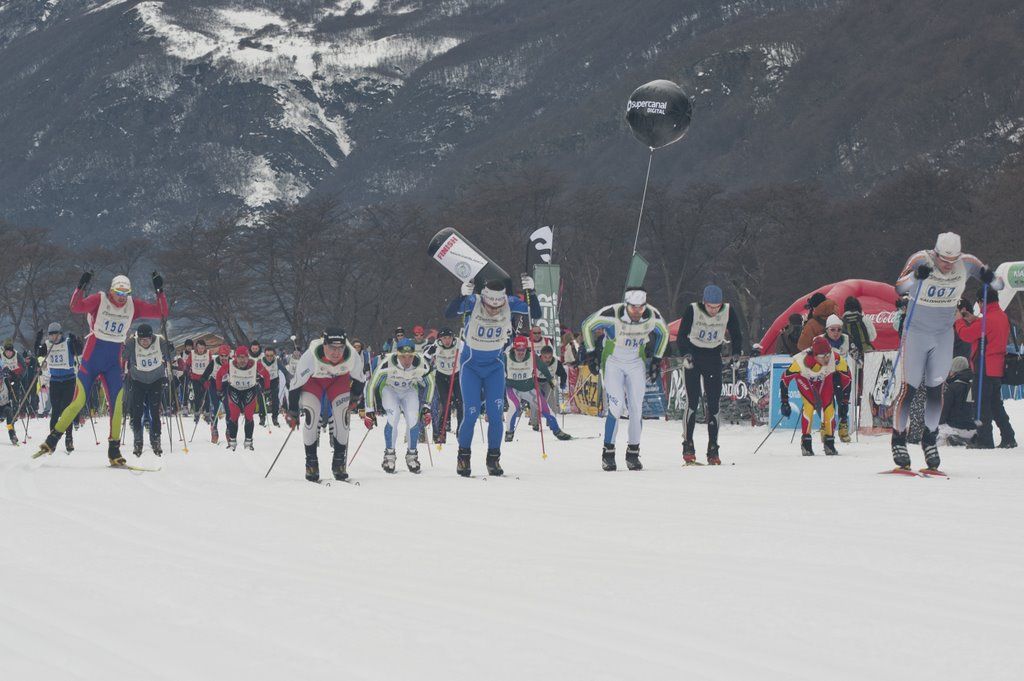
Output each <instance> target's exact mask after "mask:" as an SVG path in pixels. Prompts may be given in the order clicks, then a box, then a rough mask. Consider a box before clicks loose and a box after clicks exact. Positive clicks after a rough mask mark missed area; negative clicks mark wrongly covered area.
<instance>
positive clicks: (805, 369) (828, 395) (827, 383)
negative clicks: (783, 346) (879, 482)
mask: <svg viewBox="0 0 1024 681" xmlns="http://www.w3.org/2000/svg"><path fill="white" fill-rule="evenodd" d="M837 374H838V376H839V385H840V386H841V387H842V388H844V389H845V388H848V387H849V385H850V381H851V378H850V370H849V368H847V366H846V360H845V359H843V358H842V356H841V355H840V354H839V353H838V352H836V351H835V350H833V349H832V346H831V345H829V342H828V339H826V338H825V337H824V336H817V337H815V338H814V339H812V340H811V347H809V348H807V349H806V350H804V351H802V352H799V353H797V354H796V355H794V356H793V362H792V363H791V364H790V365H789V368H788V369H786V372H785V373H784V374H783V375H782V380H780V381H779V391H780V392H779V399H780V400H781V402H780V407H781V410H782V415H783V416H785V417H786V418H789V417H790V415H792V413H793V408H792V407H791V406H790V404H789V384H790V383H791V382H793V381H796V385H797V388H798V389H799V390H800V397H802V398H803V409H802V411H801V414H800V426H801V433H802V435H801V436H800V453H801V454H803V455H804V456H814V448H813V447H812V445H811V426H812V424H813V423H814V414H815V413H816V412H817V413H819V414H820V417H821V433H822V439H823V441H824V448H825V454H827V455H829V456H833V455H835V454H838V453H839V452H837V451H836V439H835V435H834V433H835V415H836V407H835V390H836V387H837V382H836V375H837Z"/></svg>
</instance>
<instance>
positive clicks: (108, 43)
mask: <svg viewBox="0 0 1024 681" xmlns="http://www.w3.org/2000/svg"><path fill="white" fill-rule="evenodd" d="M1022 29H1024V17H1022V10H1021V8H1020V6H1019V5H1018V3H1015V2H1010V1H1004V0H988V1H986V2H980V3H961V2H953V1H947V2H941V1H940V2H935V1H934V0H931V1H926V0H903V1H902V2H895V1H893V2H890V1H886V0H882V1H880V2H871V3H863V2H854V1H853V0H737V1H735V2H727V1H723V0H718V1H717V2H713V1H710V0H647V1H643V2H621V0H617V1H612V0H588V1H586V2H583V1H574V0H560V1H558V2H554V1H550V0H515V1H512V0H506V1H504V2H503V1H502V0H429V1H428V0H361V1H360V0H335V1H334V2H326V1H323V0H289V1H284V0H257V1H254V2H245V3H241V2H231V1H229V0H210V1H207V2H184V1H181V0H143V1H139V0H107V1H104V0H7V1H6V2H4V3H3V4H0V149H2V155H0V217H4V218H6V219H8V220H10V221H12V222H16V223H18V224H36V225H44V226H52V227H55V228H56V229H58V230H61V231H64V232H67V233H68V234H69V236H71V237H72V238H73V239H77V238H81V237H82V236H83V235H85V234H89V233H92V232H95V231H97V230H99V231H101V232H105V233H121V232H136V233H138V232H141V233H145V232H147V231H148V230H150V229H152V228H154V227H157V226H160V225H162V224H169V223H175V222H180V221H185V220H190V219H192V218H194V217H196V216H204V215H215V214H218V213H221V212H224V211H229V210H250V211H260V210H268V209H271V208H273V207H274V206H276V205H280V204H281V203H283V202H293V201H298V200H301V199H303V198H304V197H308V196H322V195H330V196H334V197H338V198H340V199H341V200H342V201H343V202H345V203H348V204H352V205H358V204H361V203H365V202H371V201H388V200H392V199H394V198H396V197H402V196H407V195H416V196H421V197H422V196H433V195H438V194H443V193H444V192H445V191H447V190H449V189H451V188H452V187H455V186H457V185H459V184H460V183H461V182H463V181H465V180H466V179H467V178H470V177H472V176H474V175H476V174H479V173H485V172H487V171H488V170H489V169H504V168H514V167H527V168H529V167H533V166H544V167H551V168H555V169H558V170H560V171H563V172H565V173H568V174H569V175H570V176H572V177H573V178H575V179H576V180H578V181H579V182H582V183H586V182H597V181H599V182H602V183H613V184H615V183H621V184H624V185H631V184H639V183H640V182H641V181H642V175H641V174H642V171H643V169H644V165H645V163H646V160H647V153H646V150H645V149H643V148H642V147H640V145H639V144H638V143H636V142H635V141H634V140H633V139H632V138H631V136H630V135H629V133H628V131H627V130H626V127H625V123H624V120H623V108H624V102H625V100H626V98H627V97H628V95H629V93H630V92H631V91H632V90H633V89H634V88H635V87H636V86H638V85H639V84H641V83H643V82H646V81H648V80H652V79H654V78H668V79H670V80H674V81H676V82H679V83H680V84H682V85H683V87H684V89H686V90H687V91H688V92H689V93H691V94H692V96H693V98H694V104H695V113H694V122H693V124H692V126H691V129H690V133H689V135H688V137H687V138H685V139H684V140H683V141H681V142H679V143H677V144H676V145H673V146H671V147H669V148H667V149H665V150H663V151H660V152H658V154H657V156H656V160H655V173H656V174H655V177H656V178H659V179H660V180H662V181H671V182H673V183H677V184H679V185H682V184H686V183H691V182H716V183H720V184H723V185H725V186H727V187H739V186H748V185H751V184H763V183H771V182H788V181H813V182H817V183H820V184H823V185H824V186H826V187H828V188H830V189H832V190H834V191H836V192H846V193H862V192H864V191H867V190H869V189H870V188H871V187H872V186H873V185H874V184H876V183H877V182H879V181H881V180H883V179H884V178H886V177H887V176H888V175H890V174H891V173H893V172H894V171H898V170H899V169H900V168H902V167H904V166H906V165H908V164H911V163H921V162H924V163H927V164H931V165H937V166H943V165H960V166H969V167H988V166H993V165H995V164H998V163H999V162H1000V161H1001V160H1002V159H1004V158H1006V156H1007V155H1010V154H1015V153H1017V151H1018V150H1019V148H1020V145H1021V144H1022V143H1024V112H1022V107H1021V104H1022V102H1021V93H1022V92H1024V89H1022V88H1021V78H1022V76H1021V74H1022V73H1024V71H1022V70H1021V69H1020V64H1021V61H1022V60H1024V43H1021V41H1020V40H1019V39H1018V37H1019V35H1021V31H1022Z"/></svg>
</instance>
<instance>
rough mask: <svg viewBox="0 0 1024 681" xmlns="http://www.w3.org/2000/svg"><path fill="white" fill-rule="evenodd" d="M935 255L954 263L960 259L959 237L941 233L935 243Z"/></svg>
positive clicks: (950, 233)
mask: <svg viewBox="0 0 1024 681" xmlns="http://www.w3.org/2000/svg"><path fill="white" fill-rule="evenodd" d="M935 254H936V255H938V256H939V257H940V258H942V259H943V260H946V261H949V262H954V261H956V260H958V259H959V258H960V235H959V234H957V233H956V232H943V233H942V234H940V235H939V238H938V239H936V241H935Z"/></svg>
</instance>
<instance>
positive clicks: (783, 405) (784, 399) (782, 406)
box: [779, 391, 793, 419]
mask: <svg viewBox="0 0 1024 681" xmlns="http://www.w3.org/2000/svg"><path fill="white" fill-rule="evenodd" d="M779 398H780V400H781V402H780V403H779V411H781V412H782V416H783V417H784V418H787V419H788V418H789V417H790V416H792V415H793V407H791V406H789V392H788V391H787V392H785V393H783V394H782V395H780V396H779Z"/></svg>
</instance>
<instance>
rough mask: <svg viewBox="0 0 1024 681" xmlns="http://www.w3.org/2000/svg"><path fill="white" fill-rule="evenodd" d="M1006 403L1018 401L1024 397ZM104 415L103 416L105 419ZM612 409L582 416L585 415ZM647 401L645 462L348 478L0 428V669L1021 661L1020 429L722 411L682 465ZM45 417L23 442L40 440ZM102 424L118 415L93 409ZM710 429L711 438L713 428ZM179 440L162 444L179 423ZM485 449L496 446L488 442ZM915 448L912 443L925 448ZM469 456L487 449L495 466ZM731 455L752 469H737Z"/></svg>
mask: <svg viewBox="0 0 1024 681" xmlns="http://www.w3.org/2000/svg"><path fill="white" fill-rule="evenodd" d="M1021 406H1022V405H1020V404H1017V403H1012V404H1010V405H1009V408H1010V409H1011V417H1012V418H1014V419H1015V420H1016V421H1017V422H1020V420H1021V419H1022V418H1024V409H1022V408H1021ZM99 427H100V428H101V430H102V429H105V425H103V424H99ZM599 428H600V423H599V422H598V421H597V419H592V418H589V417H569V418H568V419H567V422H566V430H568V431H569V432H573V433H575V434H577V435H581V436H582V435H592V434H595V433H596V432H597V431H598V430H599ZM679 428H680V425H679V423H665V422H652V421H648V422H645V424H644V439H643V450H642V451H643V460H644V462H645V465H646V469H645V470H644V471H643V472H640V473H632V472H628V471H624V470H623V471H618V472H616V473H605V472H602V471H600V470H599V455H598V450H599V446H600V445H599V444H598V443H599V440H581V441H576V442H567V443H562V442H550V441H549V442H548V451H549V453H550V456H549V458H548V459H547V460H542V459H541V458H540V442H539V440H538V438H537V435H536V434H535V433H533V432H529V431H523V432H521V433H520V435H519V436H518V440H517V441H516V442H515V443H513V444H512V445H506V446H505V455H504V457H503V460H504V463H505V467H506V469H507V470H508V471H509V472H510V473H511V474H514V475H517V476H518V478H519V479H517V480H516V479H509V480H493V479H492V480H463V479H460V478H458V477H457V476H456V475H455V473H454V450H453V449H452V447H451V446H450V445H449V446H448V447H447V448H446V449H445V451H444V452H442V453H437V452H436V451H435V452H434V463H435V467H433V468H430V466H429V463H428V462H427V457H426V455H425V454H426V453H425V452H422V455H423V461H424V468H425V471H424V473H423V474H422V475H421V476H419V477H414V476H412V475H410V474H408V473H404V472H403V473H399V474H398V475H395V476H386V475H385V474H384V473H383V472H382V471H381V470H380V467H379V460H380V455H381V451H382V448H383V440H382V435H381V432H380V430H376V431H374V432H372V433H371V434H370V435H369V438H368V439H367V442H366V445H365V446H364V448H363V451H362V452H360V454H359V455H358V458H357V459H356V460H355V462H354V463H353V466H352V473H353V475H354V477H355V478H357V479H359V480H360V482H361V483H362V484H361V485H360V486H359V487H354V486H350V485H342V484H335V485H333V486H332V487H330V488H326V487H319V486H313V485H311V484H309V483H306V482H305V481H303V480H302V455H301V446H300V444H299V443H298V442H297V441H296V440H295V439H294V438H293V439H292V441H291V442H290V443H289V445H288V448H287V450H286V451H285V453H284V454H283V455H282V457H281V460H280V461H279V462H278V464H277V467H276V468H275V470H274V472H273V474H272V475H271V477H270V479H269V480H264V479H263V475H264V473H265V471H266V468H267V466H268V465H269V464H270V461H271V460H272V459H273V456H274V454H275V452H276V451H277V449H278V447H279V446H280V444H281V443H282V441H283V439H284V431H283V430H276V431H274V432H273V433H272V434H268V433H267V432H266V431H265V430H261V429H259V428H257V432H256V447H257V451H256V452H254V453H242V452H237V453H229V452H227V451H225V449H224V447H223V445H221V446H220V447H217V446H214V445H211V444H209V443H208V442H201V440H204V438H203V435H202V433H200V434H199V435H197V436H196V440H195V441H194V442H193V445H192V449H191V453H190V454H188V455H184V454H183V453H182V452H181V451H180V443H176V445H175V451H174V452H173V453H169V454H167V455H165V457H164V458H163V459H162V460H157V459H155V458H153V457H152V455H151V454H148V453H147V454H145V455H144V457H143V459H142V463H144V464H146V465H160V466H163V470H162V471H160V472H159V473H148V474H133V473H131V472H127V471H112V470H105V469H104V466H105V462H104V459H105V457H104V451H103V450H104V449H105V443H104V446H103V447H102V448H101V447H98V446H95V445H93V444H92V442H91V441H90V440H89V436H90V435H91V433H90V432H89V431H88V426H87V427H86V430H80V431H79V432H78V437H77V440H78V446H79V449H78V451H76V452H75V453H74V454H73V455H71V456H67V455H65V454H63V453H57V454H55V455H53V456H51V457H49V458H47V459H45V460H43V461H42V462H41V466H39V467H33V465H32V464H31V463H30V462H29V459H28V453H29V447H20V448H17V449H15V448H12V447H10V446H7V445H0V505H2V507H3V518H4V526H3V531H2V532H0V548H2V554H0V555H2V556H3V558H2V559H0V589H2V593H3V602H4V608H3V609H2V610H0V667H2V668H3V669H5V671H7V673H8V675H11V676H12V677H16V678H24V679H42V678H45V679H72V678H83V679H84V678H101V677H107V678H151V679H182V678H188V679H197V680H198V679H223V678H247V679H254V680H255V679H280V678H284V677H293V676H295V675H296V674H299V675H300V676H302V678H305V679H327V678H331V679H336V678H339V677H344V678H367V679H379V678H389V679H409V678H417V679H442V678H443V679H480V678H487V679H517V680H518V679H523V678H531V679H583V678H586V679H621V678H650V679H668V678H681V677H685V678H698V679H752V678H757V679H764V680H776V679H778V680H785V681H794V680H804V679H807V680H810V679H830V681H845V680H850V681H863V679H876V680H880V681H883V680H890V679H892V680H896V679H903V680H906V679H915V680H916V679H922V680H924V679H929V680H934V679H943V680H945V679H956V680H958V681H975V680H978V681H981V680H985V681H1001V680H1009V679H1016V678H1017V676H1019V673H1018V671H1017V670H1019V669H1020V668H1021V663H1022V662H1024V659H1022V653H1021V650H1020V646H1019V644H1018V643H1019V641H1018V639H1019V612H1020V609H1021V608H1022V607H1024V587H1022V584H1021V581H1020V578H1019V572H1020V570H1019V565H1020V562H1021V560H1022V559H1024V555H1022V549H1021V545H1020V542H1018V541H1014V538H1015V537H1016V536H1017V535H1018V534H1019V532H1018V531H1017V518H1019V517H1020V514H1021V513H1022V512H1024V505H1022V500H1021V495H1020V494H1019V488H1020V485H1021V484H1022V482H1024V463H1022V462H1021V460H1020V455H1019V454H1018V453H1016V452H1007V451H995V452H990V453H982V452H966V451H965V450H962V449H961V450H957V451H954V450H948V449H947V450H946V451H944V462H945V466H944V467H945V468H946V469H947V470H948V471H949V472H950V474H951V475H952V477H951V478H950V479H949V480H928V479H904V478H896V477H894V476H880V475H876V472H877V471H879V470H883V469H885V468H887V467H889V466H890V465H891V460H890V458H889V455H888V452H887V444H886V441H885V439H884V438H863V440H862V442H861V443H859V444H852V445H848V446H843V447H842V448H841V452H842V456H840V457H837V458H828V459H826V458H825V457H823V456H818V457H815V458H814V459H805V458H802V457H800V456H799V455H798V454H797V449H796V446H795V445H791V444H790V443H789V434H788V433H776V434H775V435H774V436H773V437H772V439H771V440H769V442H768V444H767V445H766V446H765V449H763V450H762V452H760V453H759V454H758V455H757V456H756V457H755V456H751V455H750V452H751V451H752V450H753V448H754V446H755V445H756V443H757V442H758V441H760V439H761V438H762V437H763V436H764V434H765V432H766V431H765V429H763V428H762V429H750V428H746V427H731V426H726V427H724V428H723V432H722V452H723V458H724V460H725V465H724V466H722V467H721V468H708V467H703V468H694V467H691V468H681V467H680V466H679V451H678V450H679V438H680V434H679ZM44 432H45V431H44V429H43V428H42V427H41V424H39V423H38V422H34V423H33V425H32V430H31V434H32V437H33V439H32V440H31V441H30V443H29V444H34V443H36V442H38V441H39V439H40V438H42V437H43V434H44ZM104 432H105V431H104ZM363 432H364V431H363V430H362V427H361V426H358V425H357V426H356V432H354V433H353V442H357V441H358V440H359V439H361V438H362V435H363ZM703 435H704V434H703V432H701V433H699V440H700V441H703ZM165 447H166V445H165ZM478 454H479V453H478ZM914 456H915V461H919V460H920V455H919V452H918V451H915V452H914ZM474 463H475V464H476V465H477V466H479V465H480V463H482V462H478V461H474ZM733 463H735V465H730V464H733Z"/></svg>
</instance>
